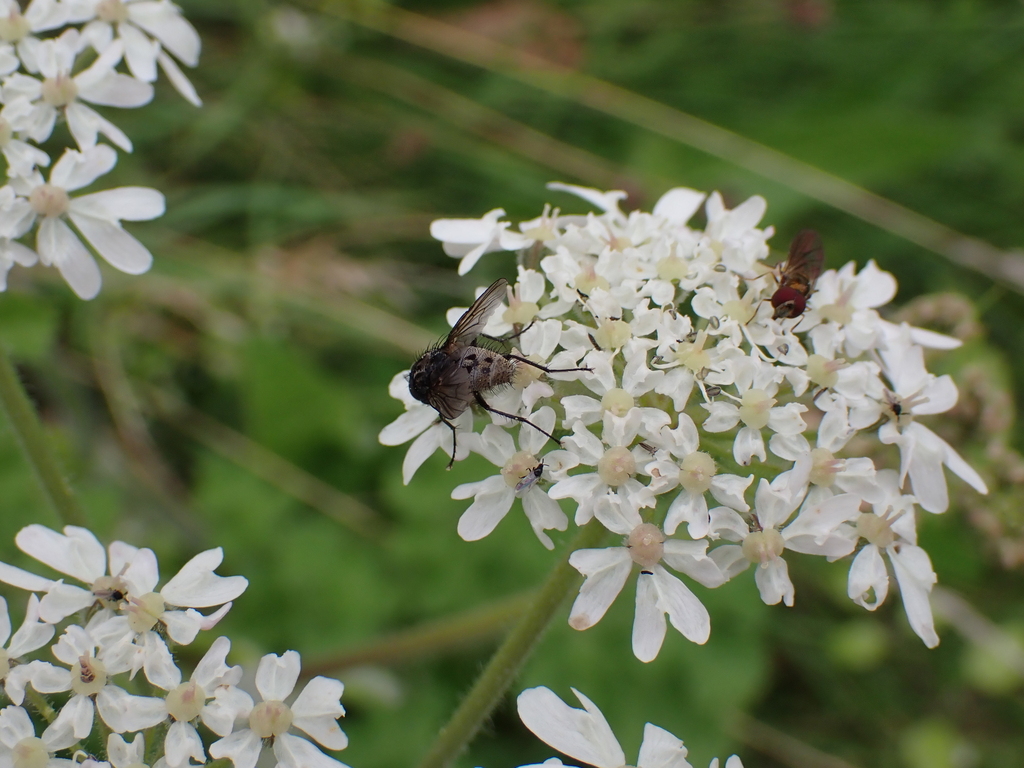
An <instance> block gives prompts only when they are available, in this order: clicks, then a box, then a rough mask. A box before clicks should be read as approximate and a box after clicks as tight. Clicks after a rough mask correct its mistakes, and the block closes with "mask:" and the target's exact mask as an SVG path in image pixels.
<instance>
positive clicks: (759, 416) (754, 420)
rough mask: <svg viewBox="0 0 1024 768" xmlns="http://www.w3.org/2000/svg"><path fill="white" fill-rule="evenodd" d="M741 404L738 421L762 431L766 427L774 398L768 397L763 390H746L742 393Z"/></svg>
mask: <svg viewBox="0 0 1024 768" xmlns="http://www.w3.org/2000/svg"><path fill="white" fill-rule="evenodd" d="M742 402H743V405H741V406H740V421H742V422H743V423H744V424H746V425H747V426H748V427H753V428H754V429H764V428H765V427H767V426H768V418H769V416H770V415H771V410H772V408H773V407H774V406H775V398H773V397H769V396H768V393H767V392H765V391H764V390H763V389H748V390H747V391H746V392H744V393H743V398H742Z"/></svg>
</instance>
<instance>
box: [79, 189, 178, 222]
mask: <svg viewBox="0 0 1024 768" xmlns="http://www.w3.org/2000/svg"><path fill="white" fill-rule="evenodd" d="M165 209H166V202H165V199H164V196H163V194H162V193H161V192H158V191H157V190H155V189H150V188H149V187H116V188H114V189H105V190H103V191H102V192H93V193H92V194H89V195H82V196H81V197H76V198H74V199H73V200H72V201H71V210H72V211H74V212H75V213H78V214H82V215H85V216H92V217H93V218H96V219H106V220H108V221H121V220H124V221H148V220H150V219H155V218H156V217H158V216H162V215H163V214H164V211H165Z"/></svg>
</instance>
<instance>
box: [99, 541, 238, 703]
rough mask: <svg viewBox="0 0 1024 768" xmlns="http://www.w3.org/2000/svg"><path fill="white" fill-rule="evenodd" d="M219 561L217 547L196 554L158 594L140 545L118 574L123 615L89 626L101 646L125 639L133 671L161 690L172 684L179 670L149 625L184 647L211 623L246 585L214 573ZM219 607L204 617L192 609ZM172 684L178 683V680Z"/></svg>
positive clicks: (151, 558) (149, 557)
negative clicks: (122, 593)
mask: <svg viewBox="0 0 1024 768" xmlns="http://www.w3.org/2000/svg"><path fill="white" fill-rule="evenodd" d="M223 560H224V551H223V550H222V549H221V548H220V547H217V548H215V549H208V550H206V551H205V552H200V553H199V554H198V555H196V556H195V557H193V558H192V559H191V560H189V561H188V562H187V563H185V565H183V566H182V568H181V570H180V571H178V573H177V574H175V575H174V576H173V577H171V579H170V580H169V581H168V582H167V583H166V584H165V585H164V587H163V589H161V590H160V591H159V592H157V591H156V586H157V584H158V583H159V581H160V573H159V570H158V568H157V562H156V555H154V554H153V551H152V550H150V549H140V550H139V551H138V553H137V554H136V556H135V557H134V558H133V559H132V562H131V564H130V565H128V566H127V567H126V568H125V569H124V570H123V571H122V572H121V574H120V580H121V582H122V584H123V585H124V587H126V588H127V592H125V593H124V596H123V599H122V601H121V602H120V604H119V605H118V607H119V608H121V609H122V610H123V614H122V615H119V616H113V617H111V618H109V619H107V620H105V621H102V622H100V623H98V624H97V625H96V627H95V628H94V629H93V630H92V632H93V635H94V637H96V638H97V640H99V641H100V642H101V643H102V644H103V645H105V646H115V645H127V644H129V643H130V644H131V645H130V647H131V648H132V649H133V650H134V653H133V654H132V660H131V669H132V674H135V672H137V671H138V670H139V669H140V668H141V669H144V670H145V673H146V678H147V679H148V680H149V681H150V682H151V683H153V684H155V685H159V686H161V687H163V688H165V689H166V688H168V687H172V686H171V679H172V678H173V677H178V676H180V673H178V671H177V668H176V667H174V663H173V661H172V660H171V657H170V652H169V651H168V649H167V645H166V644H165V643H164V640H163V637H161V635H160V634H158V633H157V632H156V631H155V629H154V628H155V627H156V626H157V624H158V623H159V624H162V625H163V627H162V632H165V633H166V635H167V637H168V638H170V639H171V640H172V641H173V642H175V643H177V644H179V645H188V644H189V643H191V642H192V641H193V640H195V638H196V635H197V634H199V631H200V630H201V629H202V630H208V629H212V628H213V627H214V626H216V624H217V623H218V622H219V621H220V620H221V619H222V618H223V617H224V616H225V615H226V614H227V612H228V611H229V610H230V609H231V601H232V600H234V599H235V598H236V597H238V596H239V595H241V594H242V592H244V591H245V589H246V587H247V586H248V585H249V581H248V580H247V579H246V578H245V577H244V576H218V575H217V574H216V573H214V570H215V569H216V568H218V567H219V566H220V564H221V562H222V561H223ZM218 605H219V606H220V608H219V609H218V610H216V611H214V612H213V613H211V614H209V615H206V616H204V615H203V614H201V613H199V611H197V610H195V609H196V608H211V607H213V606H218ZM175 608H184V609H185V610H174V609H175ZM169 676H170V677H169ZM173 685H177V681H174V683H173Z"/></svg>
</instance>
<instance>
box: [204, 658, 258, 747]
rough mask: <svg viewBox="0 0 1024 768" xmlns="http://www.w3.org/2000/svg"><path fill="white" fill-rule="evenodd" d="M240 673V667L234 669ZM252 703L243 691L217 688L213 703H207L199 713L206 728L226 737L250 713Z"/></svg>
mask: <svg viewBox="0 0 1024 768" xmlns="http://www.w3.org/2000/svg"><path fill="white" fill-rule="evenodd" d="M235 669H238V670H239V672H241V667H235ZM252 708H253V701H252V697H251V696H249V694H247V693H246V692H245V691H243V690H241V689H240V688H235V687H233V686H227V687H226V686H219V687H218V688H217V689H216V693H214V698H213V701H211V702H209V703H207V705H206V706H205V707H203V711H202V712H201V713H200V717H201V718H202V721H203V722H204V723H205V724H206V727H207V728H209V729H210V730H211V731H213V732H214V733H216V734H217V735H218V736H227V735H228V734H229V733H231V729H232V728H233V727H234V725H235V721H236V720H237V719H239V718H241V717H248V716H249V713H250V712H252Z"/></svg>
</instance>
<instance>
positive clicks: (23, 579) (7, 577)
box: [0, 563, 55, 592]
mask: <svg viewBox="0 0 1024 768" xmlns="http://www.w3.org/2000/svg"><path fill="white" fill-rule="evenodd" d="M0 581H2V582H3V583H4V584H10V585H11V586H12V587H18V589H27V590H29V591H31V592H46V591H47V590H48V589H50V587H52V586H53V585H54V583H55V582H54V581H53V580H52V579H44V578H43V577H42V576H36V575H35V574H34V573H29V572H28V571H23V570H22V569H21V568H16V567H14V566H13V565H8V564H7V563H0Z"/></svg>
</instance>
